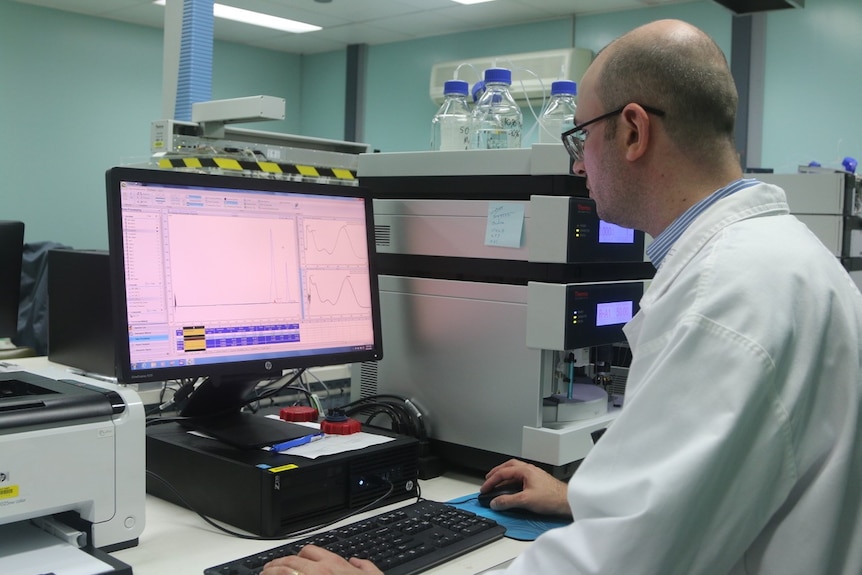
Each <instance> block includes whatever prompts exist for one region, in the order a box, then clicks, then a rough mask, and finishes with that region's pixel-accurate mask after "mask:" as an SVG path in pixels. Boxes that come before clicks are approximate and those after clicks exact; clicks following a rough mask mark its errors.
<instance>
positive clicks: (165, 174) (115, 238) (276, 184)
mask: <svg viewBox="0 0 862 575" xmlns="http://www.w3.org/2000/svg"><path fill="white" fill-rule="evenodd" d="M124 181H126V182H128V181H133V182H145V183H152V184H165V185H177V186H199V187H206V188H223V189H226V190H230V189H250V190H257V191H266V192H277V193H278V192H282V193H299V194H308V195H319V196H341V197H358V198H363V199H364V201H365V206H366V209H365V218H366V222H365V224H366V226H367V228H366V229H367V230H368V241H367V242H366V244H367V246H368V262H369V270H368V271H369V277H370V278H371V282H370V283H371V285H370V286H369V287H370V293H371V315H372V329H373V333H374V343H373V347H372V348H370V349H357V350H351V351H347V352H338V353H327V354H318V355H291V356H285V357H276V358H269V359H265V360H260V359H258V360H250V361H232V362H228V363H206V364H194V365H184V366H174V367H160V368H152V369H149V370H147V371H143V372H142V371H140V370H138V371H133V370H132V365H131V359H130V350H129V338H128V333H129V322H128V314H127V307H126V306H127V300H126V276H125V268H124V265H125V262H124V251H123V228H122V214H121V202H120V183H121V182H124ZM106 184H107V211H108V249H109V261H110V280H111V293H112V302H111V304H112V307H111V309H112V316H113V318H112V324H113V332H114V339H115V376H116V377H117V381H118V382H120V383H126V384H134V383H147V382H155V381H168V380H178V379H187V378H200V377H209V378H212V377H215V378H220V377H224V376H236V375H248V376H260V377H261V378H265V377H267V376H272V377H277V376H279V375H281V374H282V372H284V371H286V370H291V369H300V368H310V367H319V366H326V365H342V364H350V363H358V362H365V361H378V360H380V359H381V358H382V357H383V338H382V334H381V315H380V291H379V286H378V282H377V262H376V250H375V241H374V215H373V200H372V197H371V193H370V191H369V190H368V189H367V188H363V187H361V186H352V185H343V184H335V183H316V182H315V183H312V182H302V181H293V180H286V179H275V178H259V177H244V176H233V175H221V174H209V173H201V172H192V171H181V170H171V169H150V168H135V167H115V168H111V169H109V170H108V171H107V172H106Z"/></svg>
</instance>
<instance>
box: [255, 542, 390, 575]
mask: <svg viewBox="0 0 862 575" xmlns="http://www.w3.org/2000/svg"><path fill="white" fill-rule="evenodd" d="M361 574H364V575H383V572H382V571H381V570H380V569H378V568H377V567H376V566H375V565H374V563H372V562H371V561H367V560H365V559H357V558H355V557H353V558H351V559H350V561H345V560H344V559H342V558H341V557H340V556H338V555H336V554H335V553H332V552H331V551H327V550H326V549H322V548H320V547H317V546H315V545H306V546H305V547H303V548H302V550H301V551H300V552H299V554H298V555H289V556H287V557H281V558H279V559H276V560H275V561H270V562H269V563H267V564H266V565H265V566H264V568H263V571H262V572H261V575H361Z"/></svg>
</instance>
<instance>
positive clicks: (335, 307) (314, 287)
mask: <svg viewBox="0 0 862 575" xmlns="http://www.w3.org/2000/svg"><path fill="white" fill-rule="evenodd" d="M306 299H307V301H306V304H307V309H306V311H305V313H306V316H307V317H310V318H321V317H327V316H333V315H367V314H369V313H370V312H371V292H370V290H369V287H368V274H367V273H357V272H350V271H344V270H315V271H313V272H309V273H308V279H307V285H306Z"/></svg>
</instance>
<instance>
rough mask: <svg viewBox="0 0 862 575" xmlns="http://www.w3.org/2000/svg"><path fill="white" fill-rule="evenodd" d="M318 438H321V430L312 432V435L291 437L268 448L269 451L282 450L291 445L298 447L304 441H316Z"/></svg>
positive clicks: (304, 442) (303, 443)
mask: <svg viewBox="0 0 862 575" xmlns="http://www.w3.org/2000/svg"><path fill="white" fill-rule="evenodd" d="M318 439H323V432H322V431H321V432H320V433H314V434H312V435H303V436H302V437H298V438H296V439H291V440H289V441H285V442H283V443H277V444H275V445H273V446H272V447H270V448H269V450H270V451H284V450H286V449H290V448H291V447H299V446H300V445H305V444H306V443H311V442H312V441H317V440H318Z"/></svg>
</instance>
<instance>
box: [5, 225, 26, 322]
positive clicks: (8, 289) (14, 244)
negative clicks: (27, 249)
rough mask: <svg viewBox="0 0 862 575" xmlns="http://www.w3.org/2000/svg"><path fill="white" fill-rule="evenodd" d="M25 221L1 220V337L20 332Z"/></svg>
mask: <svg viewBox="0 0 862 575" xmlns="http://www.w3.org/2000/svg"><path fill="white" fill-rule="evenodd" d="M23 254H24V223H23V222H12V221H0V338H14V337H15V336H16V335H17V333H18V303H19V301H20V299H21V262H22V258H23Z"/></svg>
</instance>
